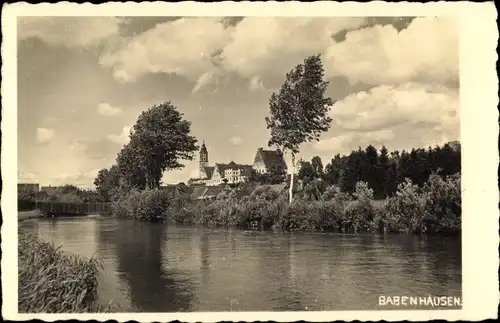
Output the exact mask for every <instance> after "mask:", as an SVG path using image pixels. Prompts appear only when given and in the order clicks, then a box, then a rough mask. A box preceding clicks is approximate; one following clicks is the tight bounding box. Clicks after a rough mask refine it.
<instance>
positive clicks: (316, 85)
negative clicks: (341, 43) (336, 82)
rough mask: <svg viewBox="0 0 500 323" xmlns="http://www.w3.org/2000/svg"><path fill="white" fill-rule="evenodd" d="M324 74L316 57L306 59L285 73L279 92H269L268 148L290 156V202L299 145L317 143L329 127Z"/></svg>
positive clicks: (329, 102)
mask: <svg viewBox="0 0 500 323" xmlns="http://www.w3.org/2000/svg"><path fill="white" fill-rule="evenodd" d="M324 74H325V72H324V69H323V64H322V62H321V58H320V55H315V56H310V57H308V58H306V59H305V60H304V62H303V63H302V64H299V65H297V66H296V67H295V68H293V69H292V70H291V71H290V72H289V73H287V74H286V77H285V82H284V84H283V85H282V86H281V89H280V90H279V92H278V93H276V92H275V93H273V94H272V95H271V98H270V99H269V116H268V117H266V124H267V129H270V130H271V137H270V139H269V142H268V145H269V146H273V145H275V146H277V147H278V148H279V149H280V150H281V151H282V152H283V153H290V154H291V157H292V158H291V159H292V170H291V171H292V172H291V179H290V189H289V202H290V203H291V202H292V200H293V183H294V174H295V166H296V165H295V157H296V155H297V154H298V153H299V152H300V145H301V144H302V143H305V142H310V141H313V140H319V136H320V135H321V133H323V132H325V131H327V130H328V129H329V128H330V122H331V118H330V117H329V116H328V112H329V111H330V107H331V105H332V104H333V100H332V99H331V98H329V97H325V92H326V89H327V87H328V82H327V81H326V80H325V79H324Z"/></svg>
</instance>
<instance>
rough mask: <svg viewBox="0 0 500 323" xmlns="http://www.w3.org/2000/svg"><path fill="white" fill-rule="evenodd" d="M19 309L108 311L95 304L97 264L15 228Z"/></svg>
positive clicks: (71, 311)
mask: <svg viewBox="0 0 500 323" xmlns="http://www.w3.org/2000/svg"><path fill="white" fill-rule="evenodd" d="M18 261H19V267H18V268H19V303H18V304H19V312H24V313H82V312H101V311H109V309H110V308H109V307H103V306H100V305H99V304H97V287H98V280H97V278H98V275H99V270H100V268H101V264H100V263H99V262H98V261H97V260H96V259H88V260H87V259H84V258H80V257H79V256H76V255H73V254H69V253H66V252H63V251H61V250H60V249H59V248H55V247H54V246H53V245H52V244H50V243H47V242H44V241H42V240H40V239H39V238H38V237H36V236H34V235H31V234H27V233H24V232H19V254H18Z"/></svg>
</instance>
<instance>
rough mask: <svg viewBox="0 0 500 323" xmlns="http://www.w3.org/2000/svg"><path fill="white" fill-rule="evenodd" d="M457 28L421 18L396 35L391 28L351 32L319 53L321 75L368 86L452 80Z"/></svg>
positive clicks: (456, 65) (443, 20)
mask: <svg viewBox="0 0 500 323" xmlns="http://www.w3.org/2000/svg"><path fill="white" fill-rule="evenodd" d="M457 27H458V26H457V25H456V24H455V21H454V20H453V19H451V18H436V17H424V18H416V19H414V20H413V21H412V22H411V24H410V25H409V26H408V28H407V29H404V30H402V31H400V32H398V31H397V30H396V29H395V28H394V27H393V26H392V25H385V26H381V25H376V26H373V27H369V28H364V29H360V30H355V31H351V32H349V33H347V35H346V39H345V41H343V42H340V43H336V42H335V41H333V40H332V41H331V45H330V47H329V48H328V49H327V50H326V51H325V55H324V62H325V69H326V71H327V75H329V76H346V77H347V78H348V79H349V80H350V81H351V82H353V83H354V82H358V81H361V82H365V83H368V84H387V83H397V82H408V81H417V82H424V83H435V82H437V83H443V82H446V81H450V80H451V81H457V80H458V69H459V63H458V53H459V50H458V40H459V37H458V28H457Z"/></svg>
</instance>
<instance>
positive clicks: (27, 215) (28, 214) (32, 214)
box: [17, 209, 43, 221]
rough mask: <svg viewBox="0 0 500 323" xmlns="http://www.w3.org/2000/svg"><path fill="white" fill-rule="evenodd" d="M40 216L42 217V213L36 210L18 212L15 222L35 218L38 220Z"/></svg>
mask: <svg viewBox="0 0 500 323" xmlns="http://www.w3.org/2000/svg"><path fill="white" fill-rule="evenodd" d="M42 216H43V214H42V212H41V211H40V210H38V209H35V210H31V211H18V212H17V220H18V221H24V220H30V219H37V218H40V217H42Z"/></svg>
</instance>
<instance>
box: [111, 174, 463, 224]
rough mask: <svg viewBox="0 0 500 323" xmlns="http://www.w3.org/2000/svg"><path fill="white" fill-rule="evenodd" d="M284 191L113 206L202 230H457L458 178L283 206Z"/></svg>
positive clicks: (151, 197)
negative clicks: (382, 195) (379, 194)
mask: <svg viewBox="0 0 500 323" xmlns="http://www.w3.org/2000/svg"><path fill="white" fill-rule="evenodd" d="M287 194H288V193H287V192H286V190H284V191H281V192H276V191H273V190H271V189H270V188H269V187H266V186H262V187H259V188H258V189H257V190H255V191H254V192H253V193H252V194H250V195H246V196H239V194H238V192H237V191H232V192H227V193H221V194H220V195H219V196H218V197H217V199H216V200H214V201H192V200H189V199H187V198H183V197H179V198H175V199H173V200H172V199H170V198H169V197H168V195H167V192H165V191H162V190H151V191H142V192H132V193H129V194H127V195H124V196H122V197H121V198H120V199H118V200H117V201H116V202H115V203H114V206H113V211H114V214H115V215H116V216H118V217H124V218H132V219H138V220H146V221H153V220H171V221H174V222H180V223H188V224H201V225H206V226H235V227H240V228H245V229H246V228H258V229H271V228H272V229H276V230H284V231H294V230H304V231H313V230H321V231H334V232H335V231H336V232H345V233H361V232H380V233H389V232H393V233H458V232H460V226H461V212H462V210H461V192H460V174H455V175H451V176H446V177H444V178H443V177H441V176H438V175H431V176H430V177H429V180H428V181H427V182H426V183H425V184H424V185H423V186H417V185H414V184H412V183H411V181H410V180H406V181H405V182H404V183H402V184H400V185H399V187H398V190H397V192H396V194H395V195H394V196H392V197H390V198H386V199H385V200H378V201H376V200H374V198H373V191H372V190H371V189H370V188H368V185H367V184H366V183H364V182H359V183H358V184H357V185H356V189H355V191H354V192H353V194H346V193H343V192H341V191H340V190H339V189H338V188H337V187H329V188H328V189H327V190H326V191H324V192H323V193H322V194H321V196H320V198H319V199H311V198H310V197H307V195H300V194H298V195H297V198H296V199H295V200H294V201H293V203H291V204H289V203H288V196H287Z"/></svg>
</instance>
